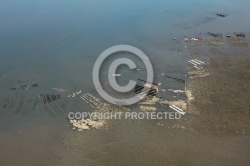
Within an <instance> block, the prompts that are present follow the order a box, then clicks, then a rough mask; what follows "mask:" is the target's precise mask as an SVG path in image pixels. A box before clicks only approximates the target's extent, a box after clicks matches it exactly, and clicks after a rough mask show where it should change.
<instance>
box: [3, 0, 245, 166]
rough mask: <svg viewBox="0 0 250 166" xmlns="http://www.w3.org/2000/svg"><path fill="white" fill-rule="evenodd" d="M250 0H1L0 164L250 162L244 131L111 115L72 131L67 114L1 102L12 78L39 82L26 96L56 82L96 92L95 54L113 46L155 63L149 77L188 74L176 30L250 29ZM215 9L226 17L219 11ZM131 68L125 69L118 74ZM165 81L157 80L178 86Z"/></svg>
mask: <svg viewBox="0 0 250 166" xmlns="http://www.w3.org/2000/svg"><path fill="white" fill-rule="evenodd" d="M249 6H250V2H249V1H247V0H242V1H240V2H238V1H233V0H220V1H218V0H210V1H206V0H178V1H177V0H159V1H145V0H144V1H143V0H135V1H128V0H121V1H116V0H106V1H102V0H99V1H94V0H71V1H69V0H53V1H50V0H43V1H41V0H23V1H18V0H0V91H1V94H0V102H1V107H0V154H1V155H0V162H1V163H3V165H13V166H14V165H32V166H34V165H52V164H53V165H142V164H143V165H164V164H165V165H236V164H238V165H249V163H250V161H249V159H247V157H249V154H250V153H249V151H247V150H245V149H246V148H245V147H249V142H248V141H247V140H248V139H249V138H248V137H236V136H233V137H232V136H214V135H209V136H205V135H199V134H195V133H189V132H186V131H179V130H169V129H166V128H161V127H160V126H155V123H154V122H148V121H115V122H113V123H114V124H112V125H111V126H112V127H111V128H110V129H108V130H105V131H96V130H94V131H88V132H80V133H78V132H73V131H71V127H67V123H66V120H65V119H66V117H64V116H63V117H57V118H51V117H49V116H47V114H46V113H44V112H41V111H34V112H29V114H27V115H24V114H18V113H15V110H7V111H6V110H5V109H3V108H2V107H3V106H2V104H3V102H4V100H5V99H6V97H7V96H8V95H9V93H10V88H11V87H13V86H15V85H16V84H17V83H18V81H23V82H36V83H38V84H39V89H38V90H36V91H34V92H32V93H30V94H25V95H24V98H26V99H29V98H30V99H33V98H34V96H36V95H37V94H39V93H54V91H52V88H55V87H57V88H65V89H68V90H70V91H72V92H73V91H78V90H79V89H81V90H82V91H83V92H94V91H95V90H94V86H93V83H92V68H93V65H94V62H95V60H96V59H97V57H98V56H99V55H100V53H101V52H102V51H104V50H105V49H107V48H109V47H111V46H114V45H117V44H129V45H132V46H135V47H138V48H140V49H141V50H142V51H143V52H145V53H146V54H147V55H148V57H149V58H150V60H151V61H152V64H153V67H154V69H155V82H163V81H166V80H165V79H163V78H162V77H161V74H162V73H170V74H172V75H176V76H178V77H184V75H185V74H186V67H187V60H188V55H187V52H186V51H185V48H183V47H181V46H179V47H177V46H176V45H175V44H174V43H173V40H172V38H174V37H176V38H177V39H180V40H181V41H182V39H183V38H184V36H185V35H195V34H198V33H204V32H208V31H210V32H234V31H243V32H249V29H250V24H249V9H248V7H249ZM217 12H221V13H227V14H229V16H228V17H226V18H220V17H217V16H216V13H217ZM176 49H181V50H183V51H181V52H176V51H175V50H176ZM138 65H139V66H140V63H139V62H138ZM136 74H137V75H138V77H141V76H143V74H145V73H139V72H138V73H135V76H134V78H136V77H137V75H136ZM130 75H131V73H129V72H128V73H126V72H125V73H124V76H125V77H124V78H123V82H126V78H128V77H130ZM103 76H104V77H105V71H104V73H103ZM124 80H125V81H124ZM123 82H122V83H123ZM169 84H170V85H167V84H165V85H163V86H162V87H163V88H164V89H168V88H183V87H182V86H180V85H178V84H174V83H169ZM17 95H19V94H17ZM29 95H30V96H29ZM160 95H161V96H163V97H165V98H170V96H169V95H168V94H164V93H161V94H160ZM83 109H89V108H83ZM20 131H21V132H20ZM248 149H249V148H248ZM211 158H213V159H214V160H211ZM0 165H2V164H0Z"/></svg>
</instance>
